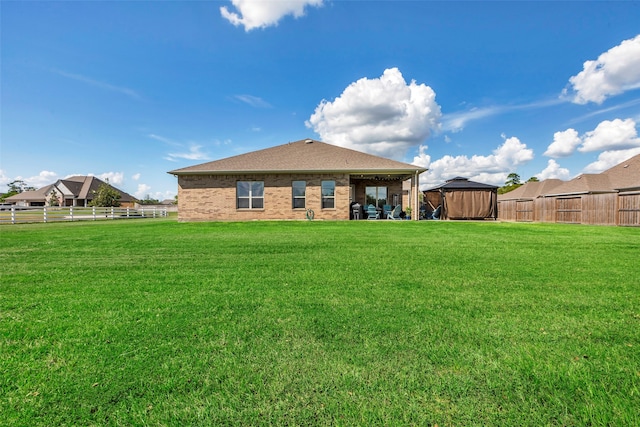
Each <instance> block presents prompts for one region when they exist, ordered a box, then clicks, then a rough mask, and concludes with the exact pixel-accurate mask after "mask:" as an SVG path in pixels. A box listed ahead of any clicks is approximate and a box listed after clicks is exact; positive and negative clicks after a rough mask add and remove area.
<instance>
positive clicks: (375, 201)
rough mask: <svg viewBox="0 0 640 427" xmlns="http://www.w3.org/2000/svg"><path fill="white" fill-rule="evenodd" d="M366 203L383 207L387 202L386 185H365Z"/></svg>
mask: <svg viewBox="0 0 640 427" xmlns="http://www.w3.org/2000/svg"><path fill="white" fill-rule="evenodd" d="M365 193H366V197H367V198H366V200H367V205H373V206H375V207H377V208H380V209H383V208H384V205H386V204H387V187H366V188H365Z"/></svg>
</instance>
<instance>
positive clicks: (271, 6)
mask: <svg viewBox="0 0 640 427" xmlns="http://www.w3.org/2000/svg"><path fill="white" fill-rule="evenodd" d="M231 3H232V4H233V6H234V7H235V8H236V10H237V11H238V13H236V12H230V11H229V9H227V7H226V6H222V7H221V8H220V14H221V15H222V17H223V18H224V19H226V20H227V21H229V22H231V23H232V24H233V25H235V26H236V27H238V26H240V25H242V26H244V30H245V31H251V30H253V29H255V28H266V27H270V26H275V25H278V21H280V19H282V18H284V17H285V16H287V15H293V16H294V17H295V18H300V17H301V16H304V9H305V7H306V6H308V5H309V6H321V5H322V0H278V1H265V0H231Z"/></svg>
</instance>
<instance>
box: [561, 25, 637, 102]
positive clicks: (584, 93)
mask: <svg viewBox="0 0 640 427" xmlns="http://www.w3.org/2000/svg"><path fill="white" fill-rule="evenodd" d="M569 83H570V84H571V85H572V87H573V91H574V92H575V96H574V98H573V102H574V103H576V104H586V103H588V102H595V103H597V104H601V103H602V102H603V101H604V100H605V99H606V98H607V97H609V96H611V95H618V94H620V93H622V92H625V91H627V90H631V89H637V88H640V35H637V36H636V37H634V38H632V39H629V40H625V41H623V42H622V43H620V44H619V45H618V46H615V47H612V48H611V49H609V50H608V51H606V52H604V53H603V54H601V55H600V56H599V57H598V59H597V60H595V61H586V62H585V63H584V68H583V70H582V71H581V72H580V73H578V74H577V75H575V76H572V77H571V78H569ZM565 93H566V90H565Z"/></svg>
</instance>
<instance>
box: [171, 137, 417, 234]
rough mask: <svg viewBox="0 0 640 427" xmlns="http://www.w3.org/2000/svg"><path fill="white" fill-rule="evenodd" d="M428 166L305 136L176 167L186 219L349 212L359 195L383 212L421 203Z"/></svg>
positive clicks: (331, 216) (336, 216)
mask: <svg viewBox="0 0 640 427" xmlns="http://www.w3.org/2000/svg"><path fill="white" fill-rule="evenodd" d="M426 170H427V169H425V168H421V167H418V166H414V165H411V164H408V163H402V162H398V161H395V160H390V159H386V158H383V157H378V156H374V155H371V154H365V153H361V152H359V151H355V150H350V149H347V148H342V147H338V146H335V145H331V144H327V143H324V142H320V141H316V140H312V139H305V140H300V141H295V142H290V143H287V144H283V145H279V146H275V147H272V148H267V149H263V150H258V151H253V152H250V153H246V154H241V155H238V156H233V157H228V158H225V159H221V160H216V161H213V162H208V163H203V164H199V165H195V166H189V167H186V168H182V169H176V170H173V171H170V172H168V173H170V174H172V175H174V176H176V177H177V178H178V220H179V221H217V220H220V221H229V220H233V221H245V220H256V219H265V220H267V219H268V220H285V219H305V218H307V215H308V214H309V210H312V211H313V216H314V218H315V219H324V220H348V219H350V218H351V219H353V218H354V213H353V211H354V209H353V205H354V204H355V203H357V204H359V205H361V206H366V205H369V204H373V205H374V206H376V208H377V209H378V210H379V211H380V212H381V215H380V217H381V218H383V217H385V215H384V212H385V210H386V209H388V208H389V207H390V206H391V207H392V206H395V205H401V206H402V207H403V209H405V208H406V207H409V206H417V205H418V191H417V185H418V176H419V175H420V174H421V173H422V172H425V171H426ZM405 181H407V184H409V185H406V188H407V189H404V188H403V183H404V182H405ZM416 217H417V216H416Z"/></svg>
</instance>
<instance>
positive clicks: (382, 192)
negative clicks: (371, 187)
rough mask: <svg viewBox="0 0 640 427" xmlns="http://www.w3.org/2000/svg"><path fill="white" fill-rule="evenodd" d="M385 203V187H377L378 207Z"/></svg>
mask: <svg viewBox="0 0 640 427" xmlns="http://www.w3.org/2000/svg"><path fill="white" fill-rule="evenodd" d="M386 204H387V187H378V207H379V208H383V207H384V205H386Z"/></svg>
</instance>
